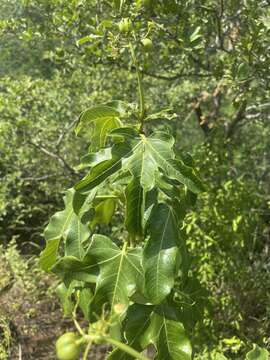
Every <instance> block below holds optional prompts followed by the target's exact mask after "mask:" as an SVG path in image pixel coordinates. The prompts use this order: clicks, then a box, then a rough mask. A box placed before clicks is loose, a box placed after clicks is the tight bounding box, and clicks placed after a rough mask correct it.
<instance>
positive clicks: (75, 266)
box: [51, 253, 98, 283]
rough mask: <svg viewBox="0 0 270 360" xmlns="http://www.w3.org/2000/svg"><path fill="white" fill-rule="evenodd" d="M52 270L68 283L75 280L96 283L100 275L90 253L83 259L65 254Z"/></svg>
mask: <svg viewBox="0 0 270 360" xmlns="http://www.w3.org/2000/svg"><path fill="white" fill-rule="evenodd" d="M51 271H52V272H53V273H54V274H56V275H58V276H59V277H61V278H62V279H63V280H64V281H65V282H66V283H70V282H71V281H73V280H80V281H84V282H88V283H95V282H96V280H97V276H98V268H97V266H96V265H95V263H94V261H93V259H91V256H89V254H88V253H86V255H85V257H84V258H83V259H82V260H79V259H78V258H76V257H74V256H64V257H62V258H61V259H59V260H58V261H57V262H56V264H55V265H54V266H53V267H52V268H51Z"/></svg>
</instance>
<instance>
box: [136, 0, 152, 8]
mask: <svg viewBox="0 0 270 360" xmlns="http://www.w3.org/2000/svg"><path fill="white" fill-rule="evenodd" d="M136 4H137V6H139V7H140V6H145V7H150V6H151V5H152V1H151V0H136Z"/></svg>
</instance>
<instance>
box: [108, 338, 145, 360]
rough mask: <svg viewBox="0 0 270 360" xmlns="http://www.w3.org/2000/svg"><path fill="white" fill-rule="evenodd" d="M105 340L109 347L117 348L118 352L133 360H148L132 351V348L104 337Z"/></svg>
mask: <svg viewBox="0 0 270 360" xmlns="http://www.w3.org/2000/svg"><path fill="white" fill-rule="evenodd" d="M105 340H106V341H107V342H108V343H110V344H111V345H114V346H117V347H118V348H119V349H120V350H123V351H124V352H126V353H127V354H129V355H131V356H133V357H134V358H135V359H138V360H150V359H149V358H147V357H145V356H144V355H142V354H140V353H139V352H138V351H136V350H134V349H133V348H132V347H130V346H128V345H126V344H123V343H122V342H120V341H118V340H115V339H112V338H110V337H106V338H105Z"/></svg>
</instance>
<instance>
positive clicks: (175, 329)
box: [156, 316, 192, 360]
mask: <svg viewBox="0 0 270 360" xmlns="http://www.w3.org/2000/svg"><path fill="white" fill-rule="evenodd" d="M157 349H158V354H157V356H156V360H164V359H166V360H167V359H168V360H180V359H181V360H191V356H192V348H191V345H190V342H189V340H188V338H187V336H186V333H185V329H184V326H183V325H182V324H181V323H180V322H178V321H175V320H170V319H166V317H165V316H163V319H162V327H161V329H160V332H159V337H158V342H157Z"/></svg>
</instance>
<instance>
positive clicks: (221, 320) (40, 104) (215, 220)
mask: <svg viewBox="0 0 270 360" xmlns="http://www.w3.org/2000/svg"><path fill="white" fill-rule="evenodd" d="M122 19H128V25H129V27H130V30H129V31H128V32H126V33H125V32H124V33H121V34H119V23H120V22H121V21H122ZM134 30H135V31H136V34H137V37H138V39H137V40H138V41H136V42H135V44H134V47H135V49H134V50H135V53H136V54H137V57H138V63H139V68H140V72H141V74H142V77H143V81H144V84H145V88H146V89H147V91H146V92H145V94H144V97H145V103H146V106H145V112H146V117H145V122H146V128H147V131H146V136H147V137H148V136H149V134H151V133H152V132H153V130H154V129H155V131H163V132H164V131H165V132H168V131H169V132H170V131H171V133H172V135H173V136H174V137H175V139H176V143H175V146H174V151H175V154H176V156H177V157H181V154H183V153H185V152H186V151H188V152H190V153H192V155H193V158H194V159H195V163H196V167H197V168H198V169H199V173H200V174H201V175H202V178H203V179H204V180H205V183H206V184H207V187H208V188H207V192H205V193H204V194H202V195H200V197H199V201H198V203H197V204H198V205H197V206H198V207H196V206H195V207H191V208H189V209H188V210H187V216H186V218H185V219H184V227H183V229H182V233H181V236H182V237H184V238H186V241H187V248H188V249H189V251H191V253H192V259H193V260H192V261H191V266H190V274H189V275H192V276H194V277H197V278H199V280H200V282H201V283H202V284H203V285H204V287H206V288H207V290H208V294H209V295H210V296H209V301H210V308H209V306H208V308H207V311H206V312H205V313H204V321H203V322H199V323H197V325H196V326H195V328H194V327H193V325H194V324H192V326H190V327H189V321H185V319H184V318H183V319H182V320H183V323H184V325H185V327H186V328H187V330H188V333H190V332H191V329H192V328H193V329H194V330H193V331H192V338H193V339H194V344H193V348H194V349H195V353H196V356H198V358H200V359H202V358H203V356H204V357H205V358H209V357H211V356H212V357H214V356H216V355H215V354H216V353H217V352H218V353H220V354H221V353H223V354H224V355H223V356H226V357H228V358H230V359H236V358H239V357H240V358H241V359H242V358H243V357H244V356H245V355H244V354H246V353H247V352H248V351H249V349H250V348H251V346H252V343H258V344H259V345H260V346H261V347H264V346H269V340H268V338H267V334H268V333H269V326H270V325H269V305H268V304H269V289H268V283H269V261H268V257H269V251H268V245H267V244H268V242H269V241H268V240H269V180H270V179H269V159H268V158H269V150H270V149H269V140H268V139H269V132H270V131H269V100H268V99H269V51H268V42H269V41H268V39H269V5H268V3H267V1H265V0H260V1H256V2H255V1H246V0H245V1H244V0H241V1H235V0H229V1H226V2H224V1H214V0H207V1H204V2H203V4H202V2H201V1H197V0H189V1H186V2H180V1H176V0H170V1H159V0H158V1H129V0H126V1H119V2H118V1H115V2H112V1H111V2H109V1H100V2H98V4H97V2H96V1H92V0H91V1H84V0H74V1H69V2H66V1H50V2H48V1H45V0H44V1H36V0H27V1H25V0H20V1H15V0H14V1H13V0H12V1H6V0H4V1H2V2H1V4H0V32H1V36H0V47H1V52H0V62H1V69H0V77H1V79H0V108H1V110H2V111H1V118H0V155H1V160H0V176H1V180H2V181H1V185H2V186H1V190H0V209H1V215H0V231H1V235H0V241H1V242H3V243H4V244H7V243H8V242H9V241H10V240H11V239H12V238H13V239H14V238H15V239H16V241H17V243H19V244H20V246H21V247H22V248H23V250H24V252H25V253H28V252H31V253H32V252H33V251H34V250H33V249H34V246H37V245H38V246H43V239H42V238H41V236H40V231H41V229H42V227H43V226H44V224H45V222H47V219H48V217H49V216H50V215H51V214H52V213H53V212H54V211H56V210H57V209H60V207H61V206H62V205H61V204H62V200H61V196H60V194H59V193H60V192H61V191H62V189H63V188H68V187H70V186H71V185H72V184H73V183H74V181H77V178H79V177H80V176H83V174H84V173H85V172H86V171H88V170H89V161H91V162H95V161H98V160H101V159H102V158H103V159H104V160H106V156H107V157H108V156H110V154H109V150H106V151H105V152H103V153H99V154H98V157H96V156H94V157H93V155H89V154H87V155H86V156H85V157H84V158H83V159H82V161H81V165H80V166H77V165H78V154H82V153H84V152H87V147H88V144H89V138H90V136H92V134H93V131H94V132H96V133H98V132H99V131H100V128H99V126H97V127H94V126H93V123H91V124H90V122H88V123H87V124H85V125H84V126H83V128H84V129H85V128H87V129H86V130H84V129H82V131H80V136H82V138H81V140H78V139H76V137H75V136H74V135H73V132H72V131H71V130H72V124H75V122H76V121H77V116H78V114H79V113H80V112H81V111H82V110H83V109H87V108H88V109H89V108H90V109H91V108H92V106H94V105H96V104H106V106H109V107H113V108H114V109H115V107H116V108H117V111H119V112H120V115H119V117H117V118H118V119H119V122H121V124H126V121H127V119H129V121H130V123H131V124H132V126H133V125H134V124H135V121H136V115H137V114H136V111H137V109H136V106H134V100H135V96H136V85H135V81H134V80H135V76H136V71H135V68H136V67H135V66H134V64H133V62H132V60H131V58H130V56H129V48H128V46H127V45H128V36H130V34H131V31H134ZM146 39H149V40H150V41H151V42H152V45H153V48H152V50H151V51H145V48H144V46H143V43H144V42H145V40H146ZM111 99H112V100H113V102H112V103H109V102H110V100H111ZM119 99H121V100H125V101H127V102H129V103H130V104H131V106H129V108H128V109H127V108H125V109H124V108H123V106H124V103H121V105H120V102H118V103H117V105H116V102H115V100H119ZM164 108H165V110H164V111H161V112H160V109H164ZM120 110H121V111H120ZM83 114H84V115H82V116H81V118H80V119H81V120H83V118H84V120H83V121H82V122H84V121H88V120H87V119H86V118H87V111H85V112H84V113H83ZM126 114H127V115H126ZM134 114H135V115H134ZM90 120H91V119H90ZM107 121H108V124H109V123H110V124H112V127H113V125H114V121H115V117H109V118H107V119H106V122H107ZM82 122H81V124H82ZM100 124H101V122H99V124H98V125H100ZM168 128H169V129H170V130H168ZM63 134H64V136H63ZM105 135H106V134H103V135H102V136H101V139H100V141H98V142H97V143H96V144H95V145H93V147H92V149H91V152H92V151H96V150H97V147H98V146H99V145H100V144H102V146H103V145H104V138H105ZM62 136H63V137H62ZM61 138H62V140H61V141H60V143H61V146H60V147H59V148H57V144H58V141H59V139H61ZM111 139H112V138H111V137H109V138H108V139H107V144H108V145H110V146H111V145H112V143H111ZM29 142H31V143H34V144H35V145H38V147H36V146H35V145H30V144H29ZM44 150H45V151H44ZM48 152H49V153H50V155H49V153H48ZM55 155H56V156H55ZM63 160H64V162H63ZM44 164H46V165H47V166H44ZM48 165H49V166H48ZM67 165H68V166H67ZM73 171H74V172H73ZM119 182H120V179H119ZM135 186H136V184H134V183H131V185H130V186H129V187H128V188H127V194H129V193H131V192H132V191H135V190H134V189H135V188H136V187H135ZM104 191H105V195H104V194H102V198H99V197H95V199H94V203H93V208H94V210H92V211H91V212H90V213H88V212H87V211H86V213H85V214H84V218H85V219H88V220H89V223H91V232H92V231H93V230H94V229H95V231H99V232H102V233H103V234H105V235H106V236H110V237H111V239H112V241H113V242H116V243H117V245H120V244H121V242H122V241H123V240H124V238H126V236H127V233H126V228H128V229H129V230H131V231H133V232H134V231H135V232H136V231H137V229H140V227H141V225H140V221H139V222H138V220H140V219H138V218H137V222H136V223H135V225H134V224H133V223H132V222H130V221H129V220H127V221H126V222H125V224H124V217H125V215H126V214H125V210H124V201H125V197H124V196H123V195H121V196H120V194H121V192H122V183H119V185H118V186H116V185H115V184H113V185H112V186H111V187H109V188H106V189H104ZM168 191H169V189H167V192H168ZM112 193H113V194H114V193H116V195H113V197H112V196H111V194H112ZM164 196H166V195H164ZM119 197H120V199H119ZM136 205H137V207H138V209H139V210H140V204H139V203H136ZM129 209H132V208H130V207H129ZM94 214H95V215H94ZM104 214H105V215H104ZM112 214H114V215H112ZM129 214H130V213H129ZM81 216H82V215H81ZM129 218H132V216H130V217H129ZM72 236H73V234H70V235H69V238H72ZM132 237H134V236H133V235H132ZM137 237H138V238H140V236H137ZM150 250H151V248H150ZM150 250H149V251H150ZM60 271H61V268H60V267H59V272H58V274H60ZM76 273H78V271H76ZM79 276H81V274H80V275H79ZM83 276H84V275H83ZM78 281H81V278H80V279H79V280H78ZM91 281H93V278H92V280H91ZM75 284H76V283H75ZM77 285H78V283H77ZM77 285H76V286H77ZM80 285H81V284H80ZM91 286H92V285H91ZM182 290H183V289H181V291H182ZM186 290H187V289H186ZM70 292H71V294H70V295H69V297H70V298H72V299H73V300H74V292H75V290H70ZM87 293H90V290H89V289H86V290H85V291H84V295H85V294H87ZM203 297H205V295H204V296H203ZM178 300H179V299H178ZM179 301H180V302H189V301H190V303H192V300H190V299H189V300H188V299H187V298H186V297H184V299H183V298H181V299H180V300H179ZM198 301H200V302H202V298H200V300H198ZM84 311H86V310H85V309H84ZM86 313H87V311H86ZM229 323H230V324H229ZM206 347H207V349H206ZM202 349H204V350H202ZM214 349H215V350H214ZM210 354H211V355H210ZM217 356H220V357H221V355H217Z"/></svg>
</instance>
